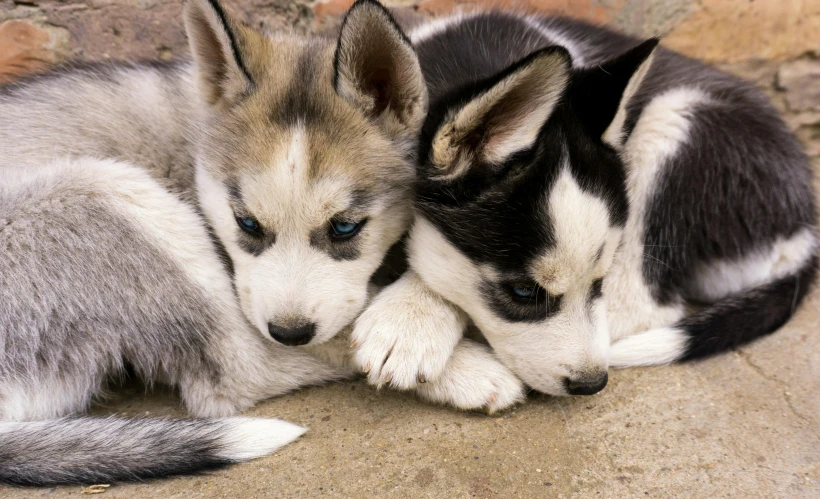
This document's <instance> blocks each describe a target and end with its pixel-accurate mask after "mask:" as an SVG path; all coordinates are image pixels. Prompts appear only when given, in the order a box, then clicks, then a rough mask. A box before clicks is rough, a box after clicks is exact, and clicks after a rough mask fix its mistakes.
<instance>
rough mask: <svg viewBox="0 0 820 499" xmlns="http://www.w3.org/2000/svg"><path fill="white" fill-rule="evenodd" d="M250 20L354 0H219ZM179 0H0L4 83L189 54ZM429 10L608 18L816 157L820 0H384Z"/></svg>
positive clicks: (269, 25)
mask: <svg viewBox="0 0 820 499" xmlns="http://www.w3.org/2000/svg"><path fill="white" fill-rule="evenodd" d="M223 2H224V4H225V6H226V8H227V9H229V10H230V11H231V12H232V13H233V14H234V15H235V16H237V17H238V18H240V19H242V20H244V21H245V22H246V23H248V24H251V25H253V26H257V27H260V28H263V29H281V28H291V29H295V30H297V31H303V32H306V31H309V30H311V29H313V28H315V27H317V26H322V25H323V24H326V23H327V22H328V21H329V20H330V19H332V18H333V17H334V16H337V15H339V14H341V13H343V12H344V11H345V10H346V9H347V8H348V7H349V6H350V5H351V4H352V0H223ZM182 3H183V2H182V0H0V83H2V82H4V81H11V80H13V79H16V78H18V77H20V76H22V75H25V74H28V73H32V72H37V71H42V70H44V69H46V68H48V67H49V66H51V65H54V64H59V63H61V62H64V61H67V60H84V61H99V60H106V59H120V58H131V59H157V58H158V59H172V58H175V57H182V56H184V55H185V54H186V53H187V45H186V40H185V35H184V32H183V26H182V22H181V11H182ZM386 3H387V4H389V5H394V6H397V5H402V6H407V7H410V8H415V9H417V10H418V11H419V12H422V13H425V14H429V15H431V16H436V15H444V14H447V13H449V12H452V11H454V10H457V9H470V8H475V7H477V6H488V5H491V6H501V7H507V8H514V9H518V10H523V11H528V12H548V13H560V14H566V15H572V16H576V17H581V18H584V19H587V20H591V21H593V22H596V23H602V24H610V25H613V26H615V27H617V28H618V29H621V30H623V31H626V32H628V33H632V34H635V35H638V36H653V35H662V36H663V37H664V39H663V44H664V45H665V46H667V47H669V48H672V49H675V50H678V51H680V52H683V53H684V54H687V55H690V56H693V57H697V58H700V59H703V60H706V61H708V62H710V63H714V64H716V65H718V66H720V67H721V68H723V69H725V70H727V71H730V72H733V73H735V74H738V75H740V76H742V77H744V78H747V79H749V80H752V81H754V82H755V83H757V84H758V85H759V86H760V87H761V88H762V89H763V90H764V91H765V92H766V93H767V94H768V95H769V96H770V97H771V98H772V100H773V102H774V104H775V105H776V106H777V107H778V108H779V109H780V110H781V111H782V112H783V113H784V116H785V117H786V119H787V121H788V122H789V124H790V125H791V126H792V128H793V129H794V130H795V131H796V132H797V133H798V135H800V137H801V138H802V139H803V140H804V142H805V143H806V145H807V148H808V150H809V152H810V154H812V155H813V156H815V157H817V158H818V160H820V0H472V1H471V0H387V1H386Z"/></svg>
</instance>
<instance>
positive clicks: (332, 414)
mask: <svg viewBox="0 0 820 499" xmlns="http://www.w3.org/2000/svg"><path fill="white" fill-rule="evenodd" d="M815 166H816V169H817V170H820V160H815ZM818 329H820V287H818V289H816V290H815V291H814V292H813V293H812V294H811V296H810V297H809V298H808V299H807V300H806V302H805V303H804V304H803V306H802V307H801V309H800V310H799V312H798V313H797V315H796V316H795V317H794V319H793V320H792V321H791V322H790V323H789V324H787V325H786V326H785V327H783V328H782V329H781V330H780V331H779V332H777V333H776V334H774V335H772V336H770V337H768V338H765V339H763V340H761V341H758V342H756V343H754V344H752V345H751V346H749V347H747V348H742V349H740V350H739V351H737V352H731V353H728V354H725V355H721V356H719V357H716V358H713V359H709V360H706V361H702V362H697V363H691V364H685V365H675V366H668V367H659V368H647V369H631V370H626V371H615V372H613V373H611V375H610V380H611V381H610V384H609V386H607V388H606V389H605V390H604V391H603V392H602V393H599V394H597V395H594V396H591V397H576V398H552V397H547V396H542V395H537V394H532V395H530V397H529V400H528V401H527V403H526V404H524V405H521V406H519V407H516V408H515V409H513V410H511V411H508V412H506V413H503V414H500V415H495V416H491V417H490V416H486V415H483V414H476V413H464V412H458V411H455V410H451V409H448V408H444V407H435V406H431V405H428V404H425V403H423V402H420V401H418V400H416V399H415V398H414V397H413V396H411V395H408V394H403V393H398V392H393V391H377V390H376V389H374V388H372V387H370V386H367V385H366V384H365V383H364V382H362V381H357V382H346V383H339V384H334V385H330V386H324V387H318V388H310V389H306V390H302V391H299V392H296V393H293V394H290V395H287V396H284V397H280V398H278V399H274V400H270V401H267V402H265V403H262V404H260V405H259V406H258V407H256V408H254V409H253V410H251V411H249V412H248V415H251V416H268V417H279V418H283V419H286V420H288V421H293V422H295V423H298V424H301V425H305V426H309V427H310V431H309V432H308V433H307V434H306V435H305V436H304V437H302V439H300V440H299V441H297V442H296V443H294V444H291V445H289V446H287V447H285V448H283V449H282V450H281V451H280V452H279V453H277V454H275V455H273V456H270V457H266V458H263V459H258V460H256V461H252V462H250V463H247V464H240V465H236V466H232V467H230V468H227V469H224V470H221V471H217V472H214V473H210V474H207V475H202V476H194V477H182V478H175V479H169V480H158V481H153V482H149V483H144V484H126V485H112V486H111V487H110V488H108V489H107V490H106V491H105V492H104V495H103V497H105V498H111V499H113V498H158V497H169V498H197V497H225V498H242V497H287V498H291V497H293V498H298V497H310V498H313V497H353V498H359V497H396V498H402V497H411V498H422V497H431V498H438V497H441V498H445V497H446V498H456V497H478V498H492V497H526V498H528V497H556V498H562V497H564V498H569V497H579V498H586V497H602V498H605V497H618V498H620V497H676V498H677V497H698V498H701V497H710V498H719V497H733V498H739V497H750V498H751V497H754V498H770V497H782V498H817V497H820V334H818ZM93 412H94V413H96V414H110V413H119V414H124V415H129V416H137V415H174V416H184V414H185V412H184V410H183V409H182V408H181V407H180V404H179V400H178V398H176V397H175V395H174V394H173V393H168V392H154V393H152V394H149V395H146V394H145V393H144V389H143V388H141V387H138V386H129V387H125V388H123V389H121V390H119V391H117V392H116V393H115V394H114V396H113V397H112V399H110V400H108V401H107V402H106V403H105V404H104V405H99V406H97V407H95V408H94V411H93ZM81 495H83V487H80V486H70V487H57V488H52V489H20V488H3V487H0V497H2V498H21V499H23V498H36V497H50V498H62V497H79V496H81Z"/></svg>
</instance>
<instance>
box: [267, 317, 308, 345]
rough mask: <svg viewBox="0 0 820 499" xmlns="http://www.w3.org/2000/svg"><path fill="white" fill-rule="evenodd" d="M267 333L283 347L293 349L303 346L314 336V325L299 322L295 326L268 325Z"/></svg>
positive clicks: (271, 323)
mask: <svg viewBox="0 0 820 499" xmlns="http://www.w3.org/2000/svg"><path fill="white" fill-rule="evenodd" d="M268 333H269V334H270V335H271V338H273V339H274V340H276V341H278V342H279V343H281V344H283V345H287V346H289V347H295V346H298V345H305V344H307V343H309V342H310V340H312V339H313V336H315V335H316V324H314V323H312V322H300V323H297V324H296V325H291V324H288V325H284V324H274V323H273V322H269V323H268Z"/></svg>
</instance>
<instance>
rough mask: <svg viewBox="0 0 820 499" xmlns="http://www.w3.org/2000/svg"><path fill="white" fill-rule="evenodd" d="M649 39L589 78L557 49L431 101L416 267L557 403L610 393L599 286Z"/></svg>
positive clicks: (609, 252)
mask: <svg viewBox="0 0 820 499" xmlns="http://www.w3.org/2000/svg"><path fill="white" fill-rule="evenodd" d="M655 45H656V41H654V40H652V41H649V42H647V43H645V44H643V45H640V46H639V47H637V48H635V49H633V50H632V51H630V52H629V53H627V54H624V55H623V56H621V57H619V58H617V59H615V60H613V61H610V62H609V63H606V64H603V65H601V66H599V67H596V68H593V69H582V70H575V71H574V70H573V69H572V68H571V61H570V57H569V55H568V53H567V52H566V51H565V50H563V49H561V48H555V47H552V48H547V49H543V50H541V51H538V52H536V53H534V54H532V55H531V56H529V57H527V58H525V59H524V60H522V61H520V62H518V63H517V64H515V65H513V66H512V67H511V68H509V69H507V70H505V71H503V72H502V73H501V74H499V75H497V76H495V77H493V78H490V79H488V80H485V81H481V82H478V83H476V84H475V85H474V86H472V87H470V88H467V89H459V90H458V92H455V93H454V94H452V95H449V96H445V97H444V98H442V100H441V102H434V103H433V104H432V106H431V111H430V115H429V117H428V119H427V121H426V123H425V125H424V128H423V132H422V142H421V145H420V159H421V161H422V164H423V166H422V169H421V176H422V179H421V181H420V185H421V186H420V188H419V193H418V202H417V203H418V213H419V216H418V217H417V222H416V225H415V226H414V228H413V231H412V235H411V239H410V244H409V251H410V259H411V260H410V261H411V265H412V266H413V267H414V268H415V269H416V270H417V271H418V272H419V273H420V274H421V276H422V278H423V279H424V281H425V282H427V283H428V284H429V285H430V286H431V287H433V288H434V289H435V290H436V291H438V292H439V293H441V294H442V295H443V296H444V297H445V298H447V299H448V300H450V301H452V302H453V303H455V304H456V305H458V306H459V307H461V308H462V309H464V310H465V311H466V312H467V313H468V314H469V315H470V316H471V318H472V319H473V321H474V322H475V323H476V325H477V326H478V327H479V328H480V329H481V330H482V332H483V333H484V335H485V336H486V337H487V339H488V341H489V342H490V344H491V345H492V346H493V348H494V349H495V351H496V352H497V353H498V355H499V356H500V357H501V358H502V360H503V361H504V362H505V363H506V364H507V365H508V366H509V367H510V368H511V369H513V370H514V371H515V372H516V374H517V375H519V376H520V377H521V378H522V379H523V380H524V381H525V382H526V383H527V384H529V385H530V386H531V387H533V388H535V389H537V390H539V391H542V392H545V393H549V394H553V395H566V394H589V393H594V392H596V391H598V390H600V389H601V388H603V386H604V385H605V384H606V372H607V367H608V366H607V351H608V347H609V334H608V328H607V324H606V317H605V310H604V305H603V302H602V300H601V296H602V285H603V281H604V279H605V278H606V274H607V271H608V270H609V268H610V266H611V264H612V262H613V259H614V255H615V252H616V250H617V248H618V246H619V243H620V236H621V232H622V228H623V226H624V224H625V223H626V218H627V199H626V187H625V172H624V166H623V164H622V162H621V160H620V158H619V155H618V151H619V149H620V148H621V141H622V135H623V128H624V121H625V115H626V110H625V108H626V105H627V104H628V102H629V100H630V98H631V97H632V95H633V94H634V93H635V90H636V89H637V87H638V84H639V83H640V81H641V79H642V78H643V76H644V75H645V73H646V71H647V69H648V60H649V59H650V56H651V53H652V51H653V49H654V47H655Z"/></svg>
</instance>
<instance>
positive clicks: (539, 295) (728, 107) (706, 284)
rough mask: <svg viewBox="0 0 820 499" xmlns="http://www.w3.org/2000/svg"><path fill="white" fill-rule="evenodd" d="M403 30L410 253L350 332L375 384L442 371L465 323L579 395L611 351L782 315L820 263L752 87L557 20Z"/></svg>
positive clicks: (699, 346)
mask: <svg viewBox="0 0 820 499" xmlns="http://www.w3.org/2000/svg"><path fill="white" fill-rule="evenodd" d="M410 38H411V40H412V41H413V44H414V46H415V47H416V51H417V53H418V54H419V58H420V60H421V66H422V70H423V72H424V76H425V79H426V81H427V84H428V86H429V87H428V91H429V95H430V111H429V115H428V117H427V119H426V122H425V124H424V126H423V130H422V137H421V144H420V149H419V161H420V172H419V174H420V177H421V178H420V179H419V184H418V188H417V197H418V199H417V201H416V205H415V223H414V225H413V227H412V231H411V235H410V238H409V242H408V251H409V259H410V265H411V271H410V272H408V273H407V274H406V275H405V276H403V277H402V278H401V279H400V280H399V281H397V282H396V283H395V284H393V285H392V286H390V287H388V288H387V289H386V290H385V291H383V292H382V293H381V294H380V295H378V296H377V297H376V298H375V299H374V302H373V303H372V304H371V305H370V306H369V308H368V309H367V310H366V311H365V312H364V313H363V314H362V315H361V316H360V318H359V319H358V320H357V323H356V327H355V330H354V333H353V338H354V340H355V341H356V343H357V344H358V350H357V353H356V359H357V362H358V363H359V364H360V365H369V366H372V368H371V370H370V373H369V379H370V381H371V382H373V383H376V384H384V383H390V384H392V385H393V386H396V387H399V388H412V387H414V386H416V385H417V384H418V382H419V381H425V380H426V381H430V380H435V379H437V377H438V375H439V373H440V372H442V370H443V369H444V368H445V366H446V365H447V361H448V359H449V358H451V357H454V356H457V355H458V352H459V349H460V348H464V345H465V344H468V342H469V341H470V340H467V339H463V338H462V334H463V332H464V330H465V327H467V325H468V322H469V321H472V322H473V323H474V324H475V325H476V326H477V327H478V329H480V331H481V332H482V333H483V335H484V336H485V337H486V339H487V340H488V342H489V344H490V345H491V346H492V347H493V349H494V351H495V353H496V354H497V355H498V356H499V357H500V358H501V359H502V360H503V362H504V364H505V365H506V366H508V367H509V368H510V369H512V371H514V372H515V373H516V374H517V375H518V376H519V377H520V379H521V380H522V381H523V382H524V383H526V384H527V385H529V386H530V387H532V388H534V389H536V390H539V391H541V392H545V393H548V394H553V395H566V394H592V393H595V392H597V391H599V390H601V389H602V388H603V387H604V386H605V384H606V382H607V369H608V367H610V366H613V367H627V366H638V365H652V364H664V363H669V362H675V361H681V360H688V359H696V358H701V357H705V356H708V355H712V354H714V353H717V352H721V351H724V350H726V349H730V348H733V347H735V346H738V345H741V344H743V343H746V342H749V341H752V340H754V339H755V338H758V337H760V336H762V335H766V334H769V333H771V332H773V331H775V330H776V329H777V328H779V327H780V326H781V325H782V324H783V323H785V322H786V321H787V320H788V319H789V318H790V317H791V315H792V314H793V313H794V310H795V308H796V307H797V306H798V305H799V304H800V302H801V300H802V299H803V298H804V296H805V295H806V292H807V290H808V289H809V286H810V285H811V283H812V281H813V280H814V277H815V273H816V267H817V256H816V250H817V236H816V233H815V215H816V212H815V195H814V193H813V191H812V187H811V180H812V179H811V173H810V169H809V167H808V165H807V160H806V158H805V156H804V154H803V152H802V151H801V147H800V144H799V142H798V141H797V139H796V138H795V137H794V136H793V135H792V134H791V133H790V132H789V130H788V129H787V127H786V125H785V124H784V123H783V121H782V120H781V119H780V117H779V116H778V115H777V113H776V111H775V110H774V109H773V108H772V107H771V106H770V104H769V103H768V102H767V100H766V99H765V98H764V97H763V96H762V95H761V94H760V93H759V92H758V91H757V90H756V89H754V88H753V87H752V86H751V85H749V84H747V83H745V82H743V81H740V80H738V79H737V78H734V77H731V76H728V75H726V74H724V73H722V72H720V71H717V70H715V69H712V68H710V67H707V66H705V65H703V64H701V63H699V62H697V61H694V60H691V59H688V58H686V57H683V56H681V55H679V54H676V53H674V52H671V51H669V50H665V49H663V48H656V44H657V41H656V40H649V41H646V42H644V43H639V42H638V41H637V40H635V39H632V38H630V37H627V36H622V35H620V34H617V33H615V32H613V31H611V30H608V29H605V28H601V27H594V26H590V25H588V24H585V23H582V22H579V21H575V20H571V19H565V18H545V17H531V16H523V15H517V14H511V13H503V12H492V13H476V14H471V15H461V16H455V17H450V18H445V19H440V20H436V21H433V22H431V23H427V24H423V25H421V26H419V27H417V28H415V29H414V30H413V31H411V32H410ZM610 345H611V346H610ZM480 369H481V368H480V367H477V370H480ZM512 395H515V393H513V394H512ZM499 398H500V399H503V400H514V397H512V396H509V397H503V396H502V397H499Z"/></svg>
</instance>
